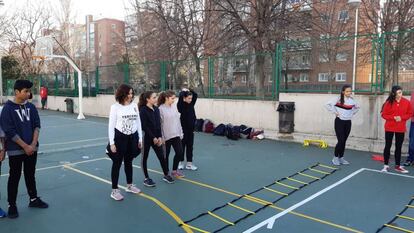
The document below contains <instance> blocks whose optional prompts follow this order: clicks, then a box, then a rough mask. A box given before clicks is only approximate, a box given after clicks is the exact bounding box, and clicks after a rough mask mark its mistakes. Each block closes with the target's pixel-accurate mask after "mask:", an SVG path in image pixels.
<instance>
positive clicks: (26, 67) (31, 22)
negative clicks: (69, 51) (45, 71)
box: [6, 1, 52, 74]
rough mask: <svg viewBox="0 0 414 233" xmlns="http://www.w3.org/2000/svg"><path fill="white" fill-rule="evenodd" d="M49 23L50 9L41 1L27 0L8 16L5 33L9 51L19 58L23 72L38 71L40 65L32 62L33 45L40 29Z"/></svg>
mask: <svg viewBox="0 0 414 233" xmlns="http://www.w3.org/2000/svg"><path fill="white" fill-rule="evenodd" d="M51 25H52V22H51V11H50V9H49V8H48V6H47V5H45V4H43V3H41V2H33V1H27V2H26V4H25V6H24V7H21V8H19V9H16V11H15V12H14V13H13V14H12V15H11V16H10V18H9V24H8V27H7V29H6V35H7V39H8V40H9V42H10V51H11V52H12V53H15V54H16V55H17V57H18V58H19V60H20V64H21V65H22V70H23V73H25V74H36V73H39V72H40V68H41V67H40V66H39V65H38V64H35V63H33V62H32V56H33V52H34V47H35V43H36V39H37V38H39V37H40V36H41V34H42V33H41V32H42V30H45V29H49V28H50V27H51Z"/></svg>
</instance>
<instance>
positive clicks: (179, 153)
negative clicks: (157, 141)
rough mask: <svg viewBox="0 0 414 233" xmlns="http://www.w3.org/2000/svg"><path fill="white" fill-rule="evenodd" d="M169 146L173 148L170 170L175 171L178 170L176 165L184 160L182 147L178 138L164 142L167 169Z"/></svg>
mask: <svg viewBox="0 0 414 233" xmlns="http://www.w3.org/2000/svg"><path fill="white" fill-rule="evenodd" d="M171 146H172V147H173V148H174V151H175V156H174V161H173V167H172V170H173V171H175V170H177V168H178V163H179V162H180V161H182V160H183V159H184V152H183V146H182V144H181V139H180V137H175V138H171V139H169V140H167V141H166V142H165V151H166V153H165V155H166V162H167V168H169V165H168V163H169V155H170V151H171Z"/></svg>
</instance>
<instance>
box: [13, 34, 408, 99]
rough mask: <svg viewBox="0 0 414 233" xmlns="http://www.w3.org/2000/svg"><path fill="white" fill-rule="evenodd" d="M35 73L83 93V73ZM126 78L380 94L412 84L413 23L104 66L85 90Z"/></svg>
mask: <svg viewBox="0 0 414 233" xmlns="http://www.w3.org/2000/svg"><path fill="white" fill-rule="evenodd" d="M355 41H356V45H357V47H356V50H355V51H356V53H354V43H355ZM354 62H355V69H354ZM354 70H355V75H354ZM29 78H31V79H32V80H34V81H35V82H36V83H37V87H38V86H40V85H42V84H44V85H46V86H47V87H48V88H49V90H50V91H49V93H50V94H51V95H65V96H76V95H77V86H78V85H77V74H76V73H74V74H53V75H37V76H30V77H29ZM121 83H127V84H130V85H131V86H132V87H133V88H134V89H135V90H136V92H137V93H141V92H143V91H145V90H154V91H162V90H167V89H170V90H179V89H180V88H181V87H183V86H189V87H192V88H194V89H195V90H196V91H197V92H198V93H199V94H200V96H203V97H208V98H233V99H270V100H274V99H278V96H279V93H283V92H293V93H300V92H303V93H337V92H338V91H339V90H340V88H341V87H342V86H343V85H344V84H351V83H354V86H355V88H354V91H355V92H356V93H364V94H380V93H384V92H386V91H388V90H389V89H390V87H391V86H392V85H395V84H398V85H401V86H402V87H403V89H404V90H406V91H411V89H413V88H414V30H411V31H404V32H392V33H383V34H381V35H378V34H371V35H358V36H356V37H354V36H351V37H350V36H343V37H337V38H329V37H327V36H321V38H318V39H308V40H287V41H284V42H281V43H279V44H277V46H276V49H275V50H274V51H273V52H264V53H254V54H241V55H239V54H238V55H227V56H215V57H205V58H200V59H197V60H191V59H190V60H180V61H154V62H146V63H139V64H117V65H112V66H98V67H96V69H95V71H93V72H89V73H87V74H84V77H83V84H82V86H83V88H84V89H83V93H84V96H95V95H96V94H114V92H115V90H116V88H117V87H118V86H119V85H120V84H121ZM6 86H7V87H8V88H7V90H6V93H8V92H9V91H10V87H9V84H8V83H7V85H6ZM36 91H37V89H36V90H35V92H36Z"/></svg>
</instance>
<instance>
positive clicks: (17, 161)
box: [7, 152, 37, 205]
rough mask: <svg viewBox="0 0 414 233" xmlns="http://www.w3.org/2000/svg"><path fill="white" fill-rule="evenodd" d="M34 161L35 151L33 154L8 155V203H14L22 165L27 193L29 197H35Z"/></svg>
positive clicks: (35, 159) (35, 160)
mask: <svg viewBox="0 0 414 233" xmlns="http://www.w3.org/2000/svg"><path fill="white" fill-rule="evenodd" d="M36 162H37V152H34V153H33V155H30V156H28V155H26V154H23V155H14V156H9V166H10V170H9V181H8V183H7V194H8V195H7V199H8V202H9V204H10V205H16V198H17V191H18V187H19V181H20V177H21V175H22V167H23V173H24V180H25V182H26V188H27V193H28V194H29V197H30V199H34V198H36V197H37V190H36V179H35V172H36Z"/></svg>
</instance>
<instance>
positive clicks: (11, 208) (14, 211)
mask: <svg viewBox="0 0 414 233" xmlns="http://www.w3.org/2000/svg"><path fill="white" fill-rule="evenodd" d="M7 217H9V218H17V217H19V212H18V211H17V207H16V206H15V205H11V206H9V211H8V213H7Z"/></svg>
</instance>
